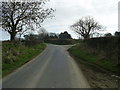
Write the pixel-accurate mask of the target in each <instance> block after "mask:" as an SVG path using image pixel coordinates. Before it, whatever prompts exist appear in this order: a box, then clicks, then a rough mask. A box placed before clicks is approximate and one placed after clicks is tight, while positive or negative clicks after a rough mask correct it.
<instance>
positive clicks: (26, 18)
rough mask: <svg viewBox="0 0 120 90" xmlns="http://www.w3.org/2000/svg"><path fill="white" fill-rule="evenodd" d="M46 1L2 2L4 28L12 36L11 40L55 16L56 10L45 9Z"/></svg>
mask: <svg viewBox="0 0 120 90" xmlns="http://www.w3.org/2000/svg"><path fill="white" fill-rule="evenodd" d="M46 1H47V0H40V1H39V2H2V7H1V11H2V13H1V15H0V17H1V18H2V28H3V29H4V30H5V31H7V32H8V33H9V34H10V36H11V37H10V39H11V40H14V39H15V36H16V34H17V33H20V32H25V31H27V30H26V28H30V29H31V30H34V25H36V26H38V27H40V24H41V23H42V22H43V21H44V20H45V19H46V18H49V17H52V16H53V15H52V14H53V12H54V10H53V9H52V8H45V7H44V4H45V3H46ZM21 34H22V33H21Z"/></svg>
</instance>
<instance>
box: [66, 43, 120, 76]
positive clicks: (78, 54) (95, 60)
mask: <svg viewBox="0 0 120 90" xmlns="http://www.w3.org/2000/svg"><path fill="white" fill-rule="evenodd" d="M68 51H69V52H70V54H71V55H72V56H73V57H75V59H77V60H79V61H80V60H82V61H85V62H88V63H90V64H94V65H95V66H98V67H100V68H103V69H105V70H107V71H110V72H113V73H116V74H120V68H119V67H118V66H115V65H114V64H113V63H112V62H110V61H108V60H105V59H102V60H101V59H100V57H99V55H95V54H94V55H93V54H90V53H88V52H87V51H85V50H84V49H83V48H82V47H81V46H80V44H77V45H76V46H73V47H72V48H70V49H69V50H68Z"/></svg>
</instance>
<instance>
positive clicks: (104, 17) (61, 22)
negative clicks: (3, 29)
mask: <svg viewBox="0 0 120 90" xmlns="http://www.w3.org/2000/svg"><path fill="white" fill-rule="evenodd" d="M118 1H119V0H50V2H48V3H47V6H49V7H52V8H53V9H56V12H55V13H54V15H55V17H54V18H53V19H47V20H45V22H44V23H43V24H42V25H43V27H44V28H46V30H47V31H48V32H55V33H60V32H64V31H68V32H69V33H70V34H71V35H72V37H73V38H77V35H76V34H75V33H74V32H73V31H72V30H71V29H70V25H72V24H74V23H75V22H76V21H78V20H79V19H80V18H82V17H85V16H92V17H93V18H95V19H96V21H98V22H99V23H100V24H102V25H103V26H105V27H106V31H105V32H104V33H107V32H110V33H114V32H115V31H117V30H118ZM2 35H3V36H2V38H4V39H8V38H9V36H8V34H6V33H3V34H2Z"/></svg>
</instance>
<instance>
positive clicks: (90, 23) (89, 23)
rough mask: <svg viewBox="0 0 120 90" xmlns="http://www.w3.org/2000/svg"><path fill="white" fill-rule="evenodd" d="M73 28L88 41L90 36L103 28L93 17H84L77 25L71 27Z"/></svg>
mask: <svg viewBox="0 0 120 90" xmlns="http://www.w3.org/2000/svg"><path fill="white" fill-rule="evenodd" d="M71 28H72V30H74V31H75V32H76V33H77V34H79V35H81V36H82V37H83V38H84V39H87V38H90V35H93V34H94V33H95V32H96V31H98V30H101V29H102V26H101V25H100V24H99V23H98V22H97V21H95V20H94V19H93V18H92V17H84V18H81V19H80V20H79V21H78V22H76V23H75V24H73V25H71Z"/></svg>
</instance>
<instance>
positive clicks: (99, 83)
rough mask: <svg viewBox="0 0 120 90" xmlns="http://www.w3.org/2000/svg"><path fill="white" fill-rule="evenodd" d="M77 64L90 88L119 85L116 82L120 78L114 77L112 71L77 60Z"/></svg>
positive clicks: (116, 86) (115, 86) (119, 84)
mask: <svg viewBox="0 0 120 90" xmlns="http://www.w3.org/2000/svg"><path fill="white" fill-rule="evenodd" d="M79 66H80V68H81V70H82V71H83V74H84V75H85V77H86V78H87V80H88V82H89V84H90V86H91V87H92V88H118V86H120V83H118V82H119V81H120V79H118V78H116V77H114V76H113V74H112V73H109V72H105V71H102V70H99V69H98V68H96V67H93V66H90V65H87V64H85V63H81V62H79ZM119 89H120V87H119Z"/></svg>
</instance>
